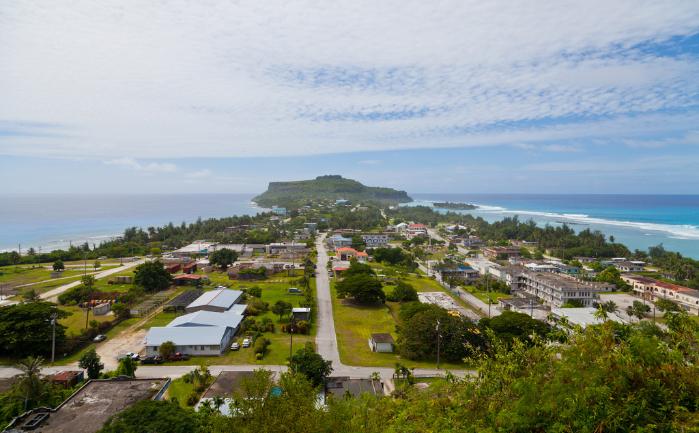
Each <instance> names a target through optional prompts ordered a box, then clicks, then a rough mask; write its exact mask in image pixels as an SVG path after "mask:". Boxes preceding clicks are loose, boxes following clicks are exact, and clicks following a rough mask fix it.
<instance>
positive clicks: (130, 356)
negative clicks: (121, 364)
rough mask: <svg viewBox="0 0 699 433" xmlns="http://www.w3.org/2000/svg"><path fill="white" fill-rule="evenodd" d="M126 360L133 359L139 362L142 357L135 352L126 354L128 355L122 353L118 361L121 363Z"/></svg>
mask: <svg viewBox="0 0 699 433" xmlns="http://www.w3.org/2000/svg"><path fill="white" fill-rule="evenodd" d="M124 358H131V359H133V360H134V361H138V360H139V358H140V357H139V356H138V353H133V352H126V353H122V354H121V355H119V356H117V360H119V361H121V360H122V359H124Z"/></svg>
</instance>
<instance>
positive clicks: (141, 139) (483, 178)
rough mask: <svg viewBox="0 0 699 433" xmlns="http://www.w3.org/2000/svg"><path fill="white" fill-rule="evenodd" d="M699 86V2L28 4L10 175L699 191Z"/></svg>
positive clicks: (44, 186) (167, 186)
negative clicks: (333, 177)
mask: <svg viewBox="0 0 699 433" xmlns="http://www.w3.org/2000/svg"><path fill="white" fill-rule="evenodd" d="M661 3H662V4H661ZM698 76H699V6H697V3H696V1H670V2H651V1H627V0H618V1H615V2H611V3H610V2H608V1H601V0H590V1H586V2H561V1H543V0H537V1H530V2H526V1H525V2H517V3H516V4H512V2H507V1H495V0H494V1H489V2H476V1H471V2H469V1H453V2H450V1H446V2H440V3H439V4H432V2H419V1H415V2H411V1H393V0H390V1H389V0H385V1H382V2H378V3H377V2H371V1H352V2H333V3H332V5H330V4H324V3H317V2H294V3H289V2H277V1H268V2H245V1H243V2H237V3H231V2H227V1H212V2H207V3H206V5H203V4H201V2H195V1H187V0H183V1H180V2H177V3H172V4H169V5H167V6H164V5H163V4H156V3H155V2H153V3H146V4H144V3H143V2H136V1H118V2H116V1H114V2H110V1H105V2H93V1H77V2H71V3H70V7H68V5H67V4H64V2H62V1H56V0H43V1H42V0H37V1H35V2H23V1H12V0H8V1H4V2H2V3H0V95H2V99H1V100H0V182H2V184H3V192H7V193H32V192H105V193H109V192H124V191H133V192H198V191H201V192H207V191H208V192H257V191H261V190H263V189H264V188H265V186H266V183H267V182H269V181H271V180H289V179H303V178H310V177H313V176H316V175H320V174H342V175H345V176H347V177H352V178H356V179H358V180H361V181H363V182H365V183H367V184H373V185H388V186H393V187H398V188H402V189H406V190H408V191H411V192H545V193H604V192H609V193H696V192H697V191H699V172H698V171H697V170H696V167H699V80H698V79H697V78H696V77H698Z"/></svg>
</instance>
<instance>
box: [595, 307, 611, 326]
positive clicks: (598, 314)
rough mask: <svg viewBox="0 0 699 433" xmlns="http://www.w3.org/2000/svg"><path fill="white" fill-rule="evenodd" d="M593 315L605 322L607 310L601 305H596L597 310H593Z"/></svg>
mask: <svg viewBox="0 0 699 433" xmlns="http://www.w3.org/2000/svg"><path fill="white" fill-rule="evenodd" d="M593 315H594V316H595V319H598V320H601V321H603V322H606V321H607V318H608V316H609V315H608V314H607V310H606V309H605V308H604V307H603V306H602V305H600V306H599V307H597V311H595V313H594V314H593Z"/></svg>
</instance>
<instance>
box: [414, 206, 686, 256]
mask: <svg viewBox="0 0 699 433" xmlns="http://www.w3.org/2000/svg"><path fill="white" fill-rule="evenodd" d="M411 197H413V199H414V200H415V202H413V203H412V204H413V205H414V204H426V205H431V203H432V202H444V201H451V202H463V203H472V204H475V205H477V206H479V208H478V209H476V210H472V211H458V212H463V213H470V214H472V215H475V216H480V217H482V218H483V219H485V220H486V221H489V222H493V221H497V220H501V219H502V218H504V217H506V216H510V217H511V216H514V215H518V216H519V218H520V219H521V220H529V219H531V220H534V221H535V222H536V223H537V224H538V225H545V224H551V225H560V224H563V223H565V224H568V225H569V226H570V227H571V228H573V229H574V230H576V231H580V230H584V229H586V228H590V229H592V230H599V231H601V232H602V233H605V234H606V235H612V236H614V238H615V240H616V241H617V242H621V243H623V244H625V245H626V246H628V247H629V248H630V249H631V250H634V249H640V250H646V249H648V247H650V246H654V245H658V244H663V246H664V247H665V249H668V250H672V251H678V252H680V253H682V254H683V255H685V256H688V257H693V258H699V195H620V194H585V195H582V194H575V195H558V194H412V195H411Z"/></svg>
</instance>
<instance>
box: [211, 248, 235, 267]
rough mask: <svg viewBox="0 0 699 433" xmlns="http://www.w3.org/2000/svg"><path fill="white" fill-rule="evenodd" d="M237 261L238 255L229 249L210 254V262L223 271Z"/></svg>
mask: <svg viewBox="0 0 699 433" xmlns="http://www.w3.org/2000/svg"><path fill="white" fill-rule="evenodd" d="M236 260H238V253H237V252H235V251H233V250H231V249H229V248H221V249H220V250H216V251H214V252H213V253H211V254H209V262H210V263H211V264H212V265H216V266H218V267H220V268H221V269H223V270H225V269H226V268H227V267H229V266H230V265H232V264H233V262H235V261H236Z"/></svg>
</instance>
